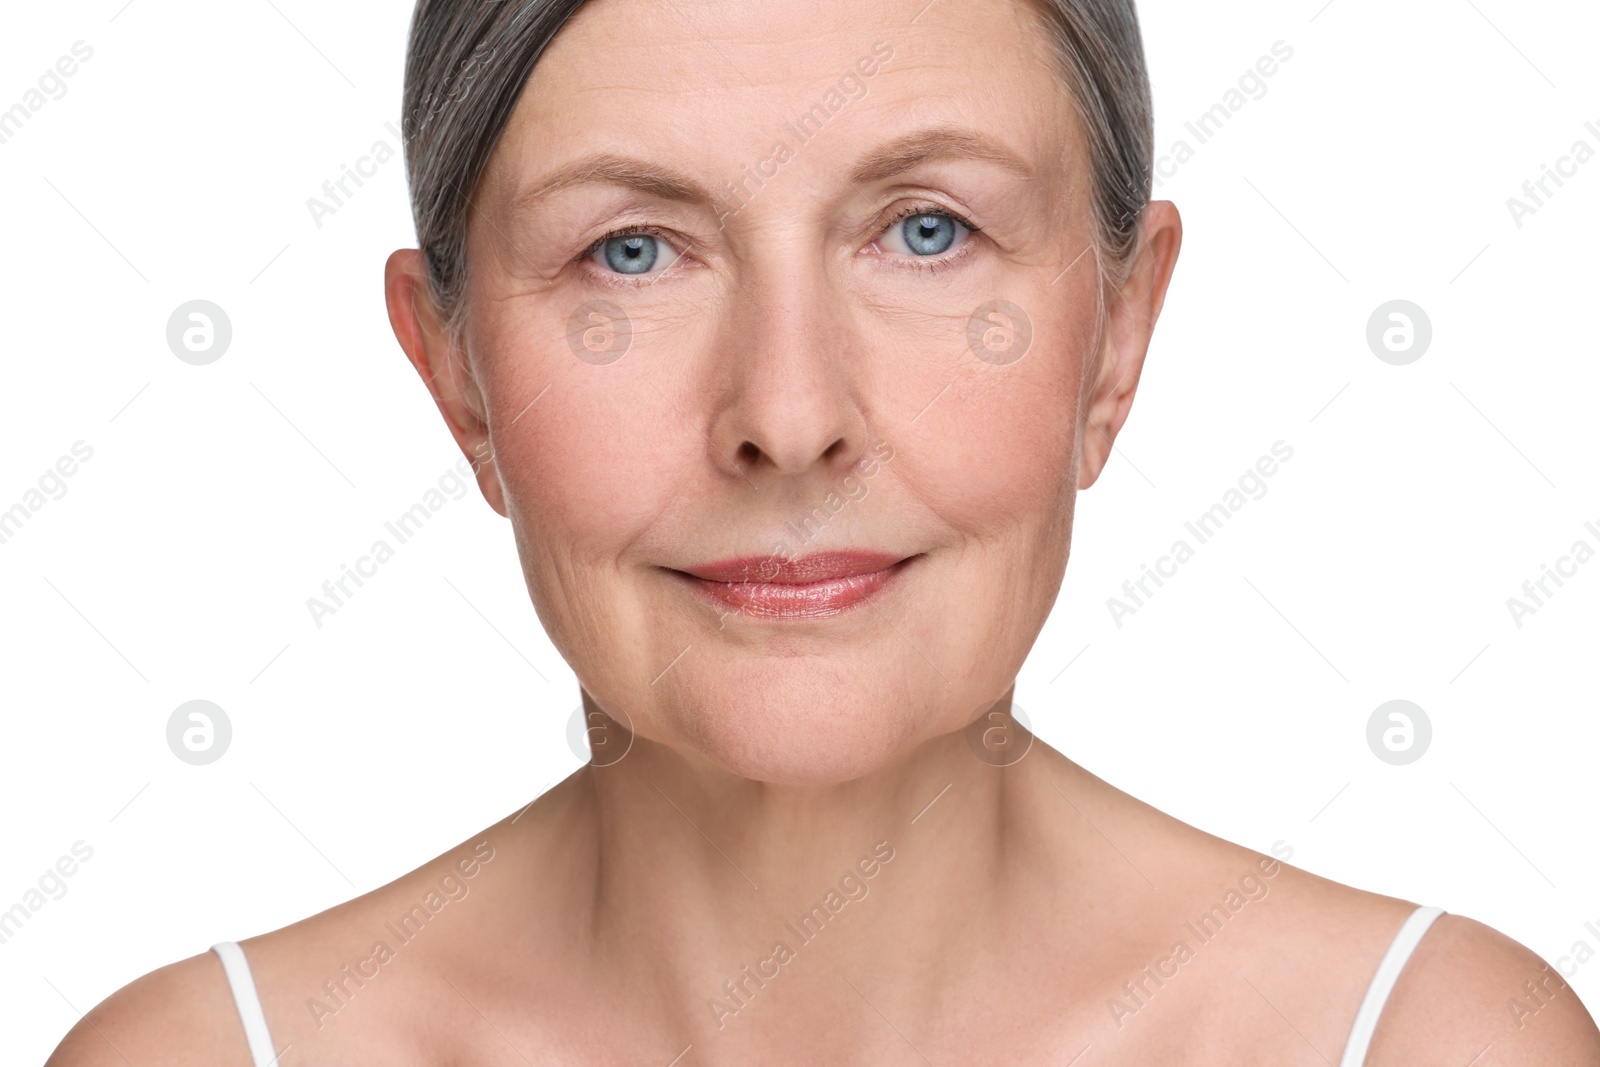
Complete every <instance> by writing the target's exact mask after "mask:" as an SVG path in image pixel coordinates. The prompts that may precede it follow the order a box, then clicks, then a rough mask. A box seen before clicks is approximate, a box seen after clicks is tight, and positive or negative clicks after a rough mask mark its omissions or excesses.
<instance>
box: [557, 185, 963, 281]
mask: <svg viewBox="0 0 1600 1067" xmlns="http://www.w3.org/2000/svg"><path fill="white" fill-rule="evenodd" d="M918 215H944V216H946V217H947V218H952V219H955V220H956V221H957V222H959V223H961V225H963V226H965V227H966V228H967V231H968V234H967V236H968V237H969V238H970V237H971V236H972V234H975V233H982V232H983V231H982V230H981V229H980V228H979V227H978V226H977V225H976V224H974V223H973V222H972V221H971V220H970V219H968V218H967V217H966V216H965V215H962V214H961V213H960V212H959V211H951V210H950V209H948V208H944V207H939V206H937V205H930V204H916V205H912V206H909V207H906V208H904V209H902V210H901V211H900V212H899V213H898V214H896V215H895V216H894V217H893V218H891V219H889V220H888V221H887V222H885V223H884V224H883V225H882V226H881V227H879V229H878V231H877V232H878V235H879V236H881V235H883V234H884V233H886V232H887V231H888V229H889V228H890V227H891V226H893V225H895V224H896V223H899V222H904V221H905V220H906V219H909V218H914V217H916V216H918ZM640 235H644V236H648V237H655V238H659V239H660V240H662V241H667V242H669V243H670V241H671V237H670V236H669V235H668V233H667V232H666V231H665V230H663V229H661V228H660V227H657V226H622V227H618V228H617V229H615V230H612V231H610V232H609V233H606V234H604V235H602V236H601V237H598V238H596V239H595V240H594V242H593V243H591V244H590V245H589V247H588V248H586V249H584V250H583V252H582V253H580V254H579V256H578V262H580V263H584V262H588V261H589V260H590V259H592V258H593V257H594V254H595V253H596V252H598V251H600V249H601V248H602V247H603V246H604V245H605V243H606V242H607V241H610V240H612V239H613V238H617V237H637V236H640ZM873 240H875V241H876V240H877V238H876V237H874V238H873ZM970 243H971V242H970V240H969V241H963V242H962V243H961V248H960V249H958V250H957V251H956V252H954V253H952V254H946V255H944V256H941V257H939V258H934V257H932V256H909V257H908V256H902V255H898V254H896V255H895V257H894V258H895V260H896V261H897V262H896V264H895V266H896V267H898V268H900V269H903V270H918V271H929V272H933V271H941V270H946V269H948V268H950V267H952V266H954V265H955V264H956V263H958V262H960V261H961V260H963V259H965V258H966V256H967V252H966V248H967V246H968V245H969V244H970ZM680 254H681V253H680ZM675 264H676V261H674V265H675ZM671 269H672V267H671V266H668V267H667V268H666V270H671ZM665 272H666V271H662V272H660V273H658V274H655V275H653V276H646V277H633V278H630V277H628V276H627V275H624V274H618V273H616V272H615V271H600V273H601V274H602V275H604V277H605V284H607V285H618V286H622V287H624V288H628V289H642V288H644V287H646V286H650V285H654V284H655V283H656V281H658V280H659V279H660V277H661V274H663V273H665Z"/></svg>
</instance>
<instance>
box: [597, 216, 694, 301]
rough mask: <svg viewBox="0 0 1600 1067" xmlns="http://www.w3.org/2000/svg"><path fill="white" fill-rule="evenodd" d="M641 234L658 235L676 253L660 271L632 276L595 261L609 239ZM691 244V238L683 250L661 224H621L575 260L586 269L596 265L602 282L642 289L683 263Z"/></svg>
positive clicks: (657, 237)
mask: <svg viewBox="0 0 1600 1067" xmlns="http://www.w3.org/2000/svg"><path fill="white" fill-rule="evenodd" d="M641 235H643V236H646V237H654V238H655V239H656V240H658V241H660V242H661V243H662V244H664V245H666V246H667V248H668V249H669V250H670V251H671V253H672V258H671V259H670V260H669V261H668V263H667V265H666V266H664V267H662V268H661V269H660V270H656V271H651V272H650V273H648V274H631V275H630V274H621V273H618V272H617V271H614V270H606V269H605V268H604V267H601V266H600V265H599V264H597V263H595V262H594V258H595V255H596V254H597V253H598V252H599V251H600V249H601V248H602V247H603V246H604V245H605V243H606V242H607V241H610V240H612V239H613V238H617V237H637V236H641ZM691 243H692V242H687V241H686V242H684V244H685V248H684V249H683V250H680V249H679V248H678V244H677V241H676V239H675V237H674V235H673V234H671V233H669V232H667V231H666V230H663V229H662V228H661V227H659V226H651V225H648V224H636V225H633V226H618V227H617V228H615V229H613V230H611V231H610V232H608V233H605V234H603V235H601V236H600V237H597V238H596V239H595V240H594V241H592V242H591V243H590V244H589V246H588V247H587V248H585V249H584V250H583V251H582V252H580V253H578V256H577V258H576V259H575V260H573V262H574V264H575V265H577V267H578V268H579V269H580V270H581V269H583V266H584V264H586V263H587V264H588V265H589V266H590V267H592V268H593V270H594V273H595V275H597V276H598V277H599V278H600V280H601V283H602V284H605V285H620V286H623V287H624V288H640V287H643V286H647V285H654V284H655V283H656V282H657V281H659V280H661V278H662V277H663V276H665V275H666V274H668V273H669V272H671V271H672V269H673V268H674V267H676V266H678V264H679V263H680V262H682V260H683V258H684V257H685V256H687V255H688V251H687V246H688V245H689V244H691Z"/></svg>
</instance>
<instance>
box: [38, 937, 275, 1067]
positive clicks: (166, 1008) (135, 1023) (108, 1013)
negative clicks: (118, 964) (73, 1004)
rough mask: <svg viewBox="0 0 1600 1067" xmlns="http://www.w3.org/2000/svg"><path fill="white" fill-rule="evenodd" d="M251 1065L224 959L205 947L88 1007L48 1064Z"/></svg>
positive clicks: (108, 1066) (74, 1066)
mask: <svg viewBox="0 0 1600 1067" xmlns="http://www.w3.org/2000/svg"><path fill="white" fill-rule="evenodd" d="M129 1063H162V1064H170V1065H171V1067H201V1065H203V1064H212V1065H215V1067H233V1065H238V1067H249V1065H250V1052H249V1049H248V1047H247V1046H246V1044H245V1039H244V1032H243V1029H242V1028H241V1026H240V1023H239V1017H238V1012H237V1010H236V1009H235V1008H234V1005H233V997H232V995H231V994H230V993H229V991H228V982H227V977H226V975H225V974H224V973H223V970H222V961H221V960H219V959H218V958H217V957H216V954H215V953H212V952H202V953H200V954H199V955H195V956H190V957H189V958H188V959H184V960H179V961H177V962H176V963H169V964H167V965H166V966H165V967H159V968H157V969H156V970H153V971H151V972H150V973H149V974H146V975H144V976H142V977H140V978H136V979H134V980H133V981H132V982H129V983H128V984H127V985H125V986H123V987H122V988H121V989H119V990H117V991H116V992H115V993H113V994H111V995H110V996H109V997H107V998H106V999H105V1000H103V1001H101V1002H100V1003H99V1004H98V1005H96V1006H95V1007H94V1008H93V1009H91V1010H90V1011H89V1013H88V1014H87V1015H85V1016H84V1017H83V1018H82V1019H80V1020H78V1024H77V1025H76V1026H74V1027H73V1028H72V1029H71V1030H70V1031H69V1032H68V1033H67V1036H66V1037H64V1038H63V1039H62V1040H61V1044H60V1045H58V1046H56V1050H55V1052H54V1053H52V1054H51V1056H50V1059H49V1060H47V1061H46V1063H45V1067H126V1065H127V1064H129Z"/></svg>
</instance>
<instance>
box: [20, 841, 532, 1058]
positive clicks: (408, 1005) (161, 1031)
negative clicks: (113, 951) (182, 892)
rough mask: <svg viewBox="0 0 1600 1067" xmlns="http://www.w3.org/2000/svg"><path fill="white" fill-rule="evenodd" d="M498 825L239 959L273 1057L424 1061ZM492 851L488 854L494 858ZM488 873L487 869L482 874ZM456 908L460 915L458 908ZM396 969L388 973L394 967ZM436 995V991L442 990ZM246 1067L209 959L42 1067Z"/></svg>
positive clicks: (497, 854)
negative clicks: (446, 975) (446, 970)
mask: <svg viewBox="0 0 1600 1067" xmlns="http://www.w3.org/2000/svg"><path fill="white" fill-rule="evenodd" d="M509 822H510V820H509V819H508V820H503V821H502V823H500V824H497V825H496V826H494V827H490V828H489V829H488V830H485V831H483V832H480V833H479V834H477V835H474V836H473V837H471V838H469V839H468V840H467V841H465V842H463V843H462V844H460V845H458V846H456V847H453V848H451V849H450V850H448V851H446V852H444V853H442V854H440V855H439V856H436V857H434V858H433V859H431V860H429V861H427V862H426V863H424V864H423V865H422V866H420V867H417V868H416V869H414V870H412V871H409V872H407V873H406V874H403V875H401V876H400V877H399V878H396V879H394V880H393V881H391V882H389V883H387V884H385V885H382V886H379V887H378V888H376V889H374V890H372V891H370V892H368V893H364V894H362V895H360V896H358V897H355V898H352V899H351V900H348V901H345V902H343V903H341V904H338V905H336V906H335V907H332V908H329V909H327V910H325V911H322V912H319V913H317V914H315V915H312V916H309V917H307V918H305V919H301V920H299V921H298V922H295V923H292V924H291V925H288V926H285V927H282V928H280V929H277V930H273V931H270V932H268V933H264V934H261V935H259V936H256V937H250V938H246V939H243V940H241V941H240V942H239V946H240V948H241V949H242V950H243V954H244V957H245V960H246V962H247V963H248V966H249V969H250V977H251V984H252V985H253V986H254V990H255V993H256V996H257V998H258V999H259V1001H260V1004H261V1009H262V1014H263V1016H264V1017H265V1020H266V1023H267V1030H268V1034H269V1036H270V1039H271V1042H272V1045H273V1048H274V1050H275V1051H276V1052H278V1053H279V1054H283V1053H285V1052H287V1051H288V1050H289V1049H291V1048H292V1049H293V1050H294V1051H293V1054H292V1057H290V1061H291V1062H295V1063H298V1064H301V1065H302V1067H321V1065H323V1064H334V1063H340V1064H342V1063H347V1062H359V1061H362V1060H366V1059H371V1060H372V1061H373V1062H395V1063H403V1062H414V1061H417V1062H420V1061H423V1060H426V1059H427V1058H428V1057H427V1055H426V1052H427V1049H428V1048H429V1042H428V1040H427V1039H426V1037H425V1035H424V1032H425V1031H426V1029H427V1027H428V1015H429V1013H430V1010H431V1005H432V1004H433V1003H434V1002H435V1001H437V1000H438V993H439V989H438V983H437V982H431V981H430V979H431V978H432V976H434V975H435V974H437V973H438V972H439V971H440V970H441V968H442V966H443V965H444V964H445V963H447V962H448V961H451V960H453V959H455V958H457V957H459V956H460V955H461V954H462V953H463V952H465V951H467V948H464V947H463V945H465V946H467V947H468V948H471V949H474V950H481V949H482V947H483V944H484V938H483V937H482V936H481V935H480V934H478V933H477V929H478V928H479V927H480V926H482V925H483V924H484V922H485V921H486V920H491V919H492V916H493V908H492V907H486V906H484V905H483V904H481V903H480V901H483V900H486V899H492V897H493V896H494V895H495V891H496V890H498V891H499V893H500V894H501V895H504V893H505V892H506V890H505V888H504V887H503V886H496V885H495V884H494V883H495V882H496V881H497V880H496V878H495V877H494V875H495V872H496V871H497V869H498V868H501V867H505V866H507V865H508V863H509V862H510V861H509V860H508V859H507V858H505V857H506V856H507V855H508V854H515V853H516V851H517V850H516V849H508V848H506V846H507V844H508V843H509V842H508V839H509V838H510V837H511V834H512V830H511V829H510V827H509ZM497 843H498V844H499V845H500V846H501V847H500V848H499V849H498V850H497V848H496V844H497ZM496 859H499V863H498V864H496V862H495V861H496ZM469 897H471V898H472V901H473V903H471V904H467V903H463V902H464V901H466V900H467V899H468V898H469ZM397 960H398V961H400V962H399V965H398V966H397V965H396V962H397ZM447 988H448V987H447ZM130 1063H132V1064H157V1063H159V1064H164V1065H169V1067H201V1065H206V1067H251V1063H252V1060H251V1055H250V1050H249V1045H248V1042H247V1040H246V1038H245V1034H244V1024H243V1022H242V1020H241V1019H240V1015H239V1008H238V1005H237V1004H236V1002H235V1000H234V997H233V991H232V988H231V987H230V985H229V982H228V976H227V972H226V971H225V970H224V968H223V964H222V960H221V959H220V957H218V956H217V955H216V953H214V952H211V951H206V952H202V953H199V954H197V955H195V956H191V957H189V958H187V959H183V960H179V961H177V962H175V963H171V964H168V965H166V966H164V967H160V968H158V969H156V970H154V971H151V972H149V973H148V974H145V975H143V976H142V977H139V978H137V979H135V980H134V981H132V982H130V983H128V984H127V985H126V986H124V987H122V988H121V989H119V990H117V991H116V992H115V993H113V994H112V995H111V996H109V997H107V998H106V999H105V1000H104V1001H102V1002H101V1003H100V1004H98V1005H97V1006H96V1007H95V1008H94V1009H92V1010H91V1011H90V1012H89V1013H88V1014H87V1015H85V1016H84V1017H83V1018H82V1019H81V1020H79V1022H78V1024H77V1025H76V1026H74V1027H73V1029H72V1030H71V1031H70V1032H69V1033H68V1034H67V1035H66V1037H65V1038H63V1039H62V1041H61V1043H60V1045H58V1046H57V1048H56V1050H55V1052H54V1053H53V1054H52V1055H51V1057H50V1059H49V1060H48V1062H47V1064H46V1067H127V1065H128V1064H130Z"/></svg>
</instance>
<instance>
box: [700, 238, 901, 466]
mask: <svg viewBox="0 0 1600 1067" xmlns="http://www.w3.org/2000/svg"><path fill="white" fill-rule="evenodd" d="M783 266H784V267H787V268H788V269H778V268H776V267H775V268H774V269H773V270H772V271H771V272H766V271H763V272H762V274H761V276H760V277H759V278H755V277H751V278H748V279H747V281H748V282H749V283H750V284H749V285H748V286H744V285H741V286H740V288H741V289H742V290H744V291H741V292H736V293H733V294H730V306H731V307H732V308H733V309H734V310H733V311H732V312H731V313H730V314H729V315H728V316H727V318H726V320H725V321H724V322H723V324H722V325H721V328H720V329H719V330H718V331H717V341H716V358H715V359H714V360H712V361H711V370H710V373H711V374H712V375H713V377H714V379H716V381H714V383H713V387H712V388H711V389H710V390H708V392H709V394H710V395H712V396H713V397H716V410H715V412H714V414H713V419H712V430H711V432H710V434H709V435H708V436H709V437H710V439H711V443H712V445H713V446H714V447H715V448H716V450H717V452H718V453H719V454H720V456H721V458H722V460H723V461H724V462H725V463H731V464H734V465H736V466H737V467H738V471H739V473H742V474H744V476H745V477H752V476H754V475H755V474H756V472H757V471H761V470H768V471H771V472H774V473H778V474H789V475H797V474H803V473H805V472H807V471H810V470H814V469H822V470H828V471H838V472H841V473H842V472H843V471H844V470H845V469H846V468H848V467H849V466H850V465H851V464H853V463H855V462H856V460H858V459H860V458H861V456H862V454H863V453H864V452H865V451H866V448H867V444H868V442H867V437H868V429H867V418H866V404H865V402H864V399H863V397H862V396H861V395H860V390H861V389H862V388H863V387H865V385H866V384H867V383H868V381H869V375H867V374H866V373H863V369H864V368H863V364H862V362H861V360H862V358H863V355H864V353H862V352H861V351H860V345H859V339H856V338H854V337H853V336H852V332H851V330H850V327H849V324H848V321H847V319H848V316H847V315H846V314H844V308H843V305H842V304H841V302H840V300H841V297H840V294H839V293H837V291H834V290H833V289H832V288H831V287H830V286H829V284H828V282H827V280H826V278H825V277H822V276H820V275H821V271H820V264H818V267H819V269H818V270H817V271H815V272H812V273H809V274H805V273H803V272H801V271H799V270H797V269H795V267H794V261H793V259H791V260H790V261H789V262H788V263H786V264H783Z"/></svg>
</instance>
